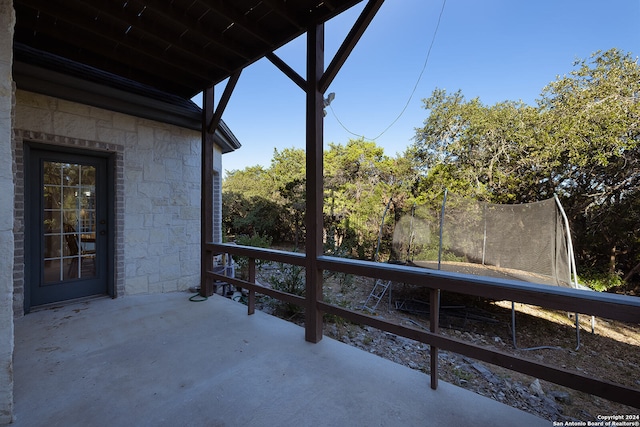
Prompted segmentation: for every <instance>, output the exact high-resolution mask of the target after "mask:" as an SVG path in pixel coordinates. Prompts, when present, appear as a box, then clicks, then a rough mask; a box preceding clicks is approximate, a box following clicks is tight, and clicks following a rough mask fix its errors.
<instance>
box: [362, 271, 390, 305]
mask: <svg viewBox="0 0 640 427" xmlns="http://www.w3.org/2000/svg"><path fill="white" fill-rule="evenodd" d="M390 286H391V280H381V279H376V281H375V284H374V285H373V289H372V290H371V293H370V294H369V296H368V297H367V300H366V301H365V302H364V305H363V306H362V309H363V310H367V311H369V312H371V313H375V311H376V308H378V304H380V301H381V300H382V297H383V296H384V294H385V293H386V292H387V289H389V287H390ZM370 301H371V303H372V304H373V303H375V304H374V305H373V307H369V302H370ZM389 304H391V293H389Z"/></svg>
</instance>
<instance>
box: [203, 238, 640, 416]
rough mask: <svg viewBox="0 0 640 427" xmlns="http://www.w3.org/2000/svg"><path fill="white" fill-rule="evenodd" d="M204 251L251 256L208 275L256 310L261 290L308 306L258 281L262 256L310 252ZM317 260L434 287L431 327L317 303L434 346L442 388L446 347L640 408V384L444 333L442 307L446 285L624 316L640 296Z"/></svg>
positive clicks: (637, 312)
mask: <svg viewBox="0 0 640 427" xmlns="http://www.w3.org/2000/svg"><path fill="white" fill-rule="evenodd" d="M204 250H205V251H206V252H207V255H208V256H213V255H215V254H221V253H229V254H232V255H236V256H244V257H247V258H249V279H248V281H245V280H240V279H229V278H227V277H224V276H221V275H219V274H215V273H213V272H211V271H209V272H208V273H207V277H206V278H205V279H209V280H224V281H227V282H229V283H231V284H232V285H236V286H240V287H242V288H244V289H247V290H248V291H249V302H248V313H249V314H253V313H254V310H255V294H256V293H260V294H264V295H268V296H270V297H273V298H276V299H278V300H282V301H285V302H288V303H293V304H297V305H299V306H302V307H305V306H308V305H306V304H307V302H306V299H305V298H304V297H300V296H296V295H292V294H288V293H284V292H280V291H277V290H274V289H270V288H266V287H263V286H261V285H258V284H256V280H255V278H256V270H255V268H256V263H255V261H256V259H259V260H267V261H274V262H280V263H285V264H293V265H298V266H305V265H307V260H306V257H305V255H304V254H299V253H292V252H284V251H276V250H270V249H261V248H252V247H247V246H238V245H233V244H212V243H209V244H207V245H205V248H204ZM316 262H317V266H318V268H320V269H322V270H326V271H335V272H340V273H346V274H352V275H355V276H364V277H371V278H376V279H383V280H392V281H394V282H400V283H407V284H412V285H416V286H422V287H426V288H428V289H430V306H431V307H434V308H436V309H435V310H430V322H429V324H430V330H429V331H425V330H419V329H415V328H411V327H407V326H402V325H397V324H394V323H390V322H387V321H385V320H383V319H380V318H376V317H373V316H369V315H366V314H363V313H361V312H357V311H353V310H347V309H345V308H342V307H338V306H335V305H332V304H328V303H325V302H323V301H316V302H315V305H316V307H317V308H318V310H320V311H322V312H325V313H329V314H333V315H336V316H340V317H342V318H344V319H347V320H349V321H352V322H355V323H359V324H362V325H368V326H372V327H375V328H378V329H380V330H383V331H386V332H390V333H393V334H396V335H399V336H403V337H406V338H409V339H413V340H416V341H419V342H421V343H424V344H427V345H429V347H430V352H431V354H430V355H431V357H430V360H431V371H430V374H431V387H432V388H434V389H435V388H436V387H437V385H438V349H442V350H447V351H451V352H454V353H458V354H461V355H464V356H468V357H471V358H474V359H477V360H481V361H484V362H487V363H491V364H493V365H498V366H501V367H504V368H507V369H511V370H513V371H516V372H520V373H523V374H527V375H531V376H533V377H535V378H539V379H543V380H546V381H549V382H552V383H555V384H558V385H562V386H565V387H569V388H572V389H574V390H578V391H582V392H585V393H588V394H592V395H595V396H599V397H602V398H605V399H608V400H611V401H614V402H619V403H622V404H624V405H629V406H633V407H636V408H640V390H639V389H634V388H630V387H627V386H624V385H620V384H615V383H612V382H608V381H605V380H601V379H594V378H591V377H589V376H586V375H584V374H582V373H580V372H577V371H570V370H567V369H561V368H559V367H555V366H550V365H548V364H544V363H539V362H534V361H531V360H527V359H523V358H520V357H518V356H514V355H511V354H508V353H505V352H501V351H498V350H493V349H489V348H486V347H482V346H478V345H474V344H470V343H467V342H464V341H461V340H458V339H455V338H451V337H448V336H444V335H440V334H439V333H438V310H437V307H438V301H439V299H438V298H439V292H440V291H441V290H443V291H450V292H456V293H460V294H467V295H474V296H479V297H484V298H488V299H493V300H506V301H515V302H520V303H524V304H531V305H537V306H541V307H545V308H550V309H557V310H565V311H568V312H576V313H582V314H587V315H594V316H599V317H604V318H607V319H612V320H619V321H623V322H630V323H640V298H637V297H627V296H623V295H614V294H608V293H600V292H591V291H584V290H578V289H569V288H559V287H553V286H548V285H539V284H531V283H524V282H518V281H514V280H504V279H495V278H489V277H481V276H471V275H466V274H458V273H452V272H445V271H437V270H427V269H422V268H417V267H407V266H402V265H393V264H383V263H374V262H368V261H359V260H352V259H344V258H336V257H329V256H321V257H318V259H317V260H316Z"/></svg>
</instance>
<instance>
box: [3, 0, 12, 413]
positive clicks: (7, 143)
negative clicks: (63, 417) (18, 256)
mask: <svg viewBox="0 0 640 427" xmlns="http://www.w3.org/2000/svg"><path fill="white" fill-rule="evenodd" d="M14 23H15V13H14V10H13V2H12V1H11V0H0V424H6V423H9V422H11V420H12V416H13V342H14V339H13V302H12V301H13V285H12V283H13V245H14V243H13V240H14V239H13V226H14V224H13V192H14V190H13V188H14V187H13V174H14V167H13V161H12V156H11V129H12V119H13V111H14V110H13V102H14V86H13V78H12V75H11V67H12V61H13V51H12V49H13V48H12V41H13V26H14Z"/></svg>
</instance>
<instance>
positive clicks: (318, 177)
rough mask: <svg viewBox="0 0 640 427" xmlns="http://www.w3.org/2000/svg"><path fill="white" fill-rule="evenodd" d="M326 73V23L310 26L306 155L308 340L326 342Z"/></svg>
mask: <svg viewBox="0 0 640 427" xmlns="http://www.w3.org/2000/svg"><path fill="white" fill-rule="evenodd" d="M323 71H324V24H316V25H313V26H310V27H309V29H308V31H307V86H306V88H307V89H306V92H307V97H306V128H307V131H306V152H307V163H306V166H307V184H306V185H307V187H306V190H307V206H306V210H307V212H306V228H307V230H306V233H307V234H306V246H305V248H306V265H305V267H306V272H305V273H306V284H307V291H306V300H307V303H306V310H305V339H306V340H307V341H310V342H314V343H315V342H318V341H320V340H321V339H322V312H321V311H320V310H319V309H318V306H317V301H321V300H322V270H320V269H319V268H318V256H320V255H322V228H323V221H322V202H323V180H322V156H323V129H322V120H323V114H322V107H323V97H322V92H320V88H319V86H318V84H319V81H320V78H321V77H322V73H323Z"/></svg>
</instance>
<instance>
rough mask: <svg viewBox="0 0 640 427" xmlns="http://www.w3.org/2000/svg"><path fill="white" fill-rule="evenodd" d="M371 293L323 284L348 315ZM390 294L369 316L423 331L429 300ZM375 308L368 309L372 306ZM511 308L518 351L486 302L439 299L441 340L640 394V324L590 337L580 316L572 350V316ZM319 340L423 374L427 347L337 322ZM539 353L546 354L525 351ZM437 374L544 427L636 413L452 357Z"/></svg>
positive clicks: (291, 316) (499, 313) (500, 315)
mask: <svg viewBox="0 0 640 427" xmlns="http://www.w3.org/2000/svg"><path fill="white" fill-rule="evenodd" d="M273 274H274V271H273V270H272V269H268V268H267V269H266V270H265V271H263V272H262V273H261V274H260V275H259V279H260V282H261V283H262V284H267V285H268V280H269V279H268V278H269V276H272V275H273ZM276 274H277V273H276ZM372 288H373V280H372V279H365V278H358V279H351V280H344V278H341V277H329V278H328V279H327V280H326V282H325V286H324V289H325V300H327V301H328V302H331V303H333V304H336V305H340V306H342V307H345V308H348V309H354V310H362V308H363V305H364V303H365V301H366V300H367V296H368V295H369V293H370V292H371V289H372ZM391 290H392V294H391V295H392V298H391V301H389V299H388V295H385V297H384V298H383V299H382V300H381V302H380V304H379V305H378V307H377V308H376V310H375V313H374V314H373V315H375V316H378V317H380V318H384V319H385V320H388V321H390V322H394V323H399V324H404V325H407V326H412V327H416V328H425V329H427V328H428V327H429V322H428V306H425V303H424V302H425V301H428V294H427V293H426V291H425V289H423V288H416V287H412V286H408V285H402V284H397V283H396V284H393V285H392V287H391ZM373 305H374V304H373V303H370V304H369V306H370V307H372V306H373ZM258 308H260V309H262V310H264V311H267V312H270V313H272V314H275V315H279V316H281V317H284V318H287V319H288V320H291V321H294V322H296V323H302V322H303V319H304V315H303V314H302V313H298V314H295V313H291V312H288V313H284V312H282V310H281V309H279V307H278V305H277V303H276V302H274V301H272V300H269V299H268V298H266V297H264V298H263V299H262V300H261V303H259V304H258ZM515 308H516V326H517V328H516V341H517V346H518V348H515V347H514V344H513V339H512V333H511V302H509V301H488V300H483V299H480V298H477V297H469V296H464V295H457V294H446V293H443V294H442V295H441V317H440V328H441V333H442V334H445V335H449V336H454V337H456V338H459V339H462V340H465V341H468V342H472V343H474V344H479V345H483V346H487V347H489V348H494V349H499V350H501V351H503V352H507V353H511V354H514V355H518V356H519V357H523V358H527V359H530V360H534V361H538V362H542V363H545V364H549V365H553V366H560V367H563V368H567V369H570V370H576V371H579V372H581V373H583V374H587V375H589V376H592V377H594V378H600V379H605V380H607V381H609V382H614V383H618V384H622V385H625V386H628V387H630V388H634V389H639V388H640V324H625V323H621V322H617V321H610V320H606V319H601V318H596V319H595V330H594V333H593V334H592V333H591V317H590V316H586V315H582V316H580V317H579V320H580V340H581V342H580V344H581V345H580V348H578V349H576V345H577V339H576V331H575V318H574V317H573V315H571V317H570V316H569V315H568V314H567V313H566V312H557V311H553V310H546V309H542V308H540V307H534V306H527V305H523V304H516V305H515ZM324 333H325V335H326V336H329V337H332V338H335V339H338V340H340V341H343V342H345V343H347V344H350V345H353V346H356V347H359V348H362V349H363V350H365V351H368V352H371V353H374V354H377V355H379V356H381V357H384V358H387V359H389V360H392V361H394V362H397V363H401V364H403V365H406V366H409V367H410V368H412V369H417V370H421V371H423V372H427V373H428V371H429V348H428V346H427V345H425V344H422V343H418V342H415V341H412V340H409V339H405V338H403V337H398V336H395V335H393V334H389V333H386V332H383V331H379V330H377V329H375V328H370V327H367V326H361V325H356V324H353V323H350V322H346V321H344V320H343V319H339V318H328V319H327V321H325V327H324ZM539 346H545V348H541V349H533V350H529V349H528V348H530V347H539ZM547 347H551V348H547ZM439 369H440V371H439V378H440V379H442V380H443V381H446V382H449V383H451V384H455V385H458V386H460V387H464V388H466V389H469V390H472V391H474V392H476V393H479V394H482V395H484V396H488V397H490V398H492V399H495V400H498V401H501V402H503V403H505V404H507V405H510V406H513V407H515V408H519V409H522V410H525V411H527V412H530V413H533V414H535V415H538V416H540V417H543V418H546V419H548V420H550V421H584V422H586V421H595V420H597V418H596V417H597V416H598V415H635V414H640V409H638V408H632V407H628V406H624V405H620V404H617V403H614V402H611V401H608V400H606V399H602V398H599V397H596V396H592V395H587V394H585V393H582V392H577V391H574V390H571V389H568V388H565V387H561V386H558V385H555V384H552V383H549V382H546V381H539V380H537V379H535V378H533V377H529V376H526V375H522V374H519V373H517V372H514V371H510V370H507V369H504V368H501V367H498V366H493V365H489V364H486V363H483V362H478V361H475V360H472V359H469V358H467V357H463V356H460V355H457V354H453V353H447V352H444V351H441V352H440V354H439ZM638 406H639V407H640V403H639V405H638Z"/></svg>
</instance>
